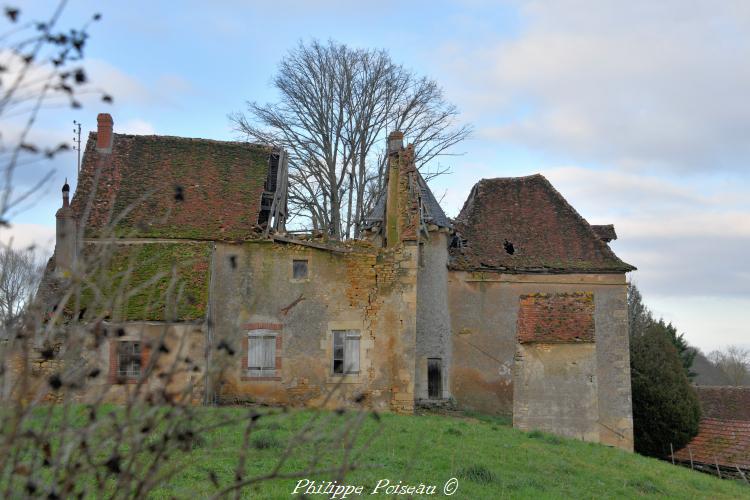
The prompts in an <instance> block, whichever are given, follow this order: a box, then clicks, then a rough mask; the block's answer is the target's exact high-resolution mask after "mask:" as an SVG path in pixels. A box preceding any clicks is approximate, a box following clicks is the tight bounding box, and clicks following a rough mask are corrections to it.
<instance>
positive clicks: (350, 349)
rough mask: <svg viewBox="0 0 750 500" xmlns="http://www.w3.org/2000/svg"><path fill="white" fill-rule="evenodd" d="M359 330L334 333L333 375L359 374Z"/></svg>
mask: <svg viewBox="0 0 750 500" xmlns="http://www.w3.org/2000/svg"><path fill="white" fill-rule="evenodd" d="M359 339H360V334H359V330H334V331H333V373H335V374H341V375H343V374H347V373H359Z"/></svg>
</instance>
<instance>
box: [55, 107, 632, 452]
mask: <svg viewBox="0 0 750 500" xmlns="http://www.w3.org/2000/svg"><path fill="white" fill-rule="evenodd" d="M99 121H100V130H99V132H98V134H92V136H91V138H90V140H89V147H88V148H87V151H86V154H85V155H84V166H83V170H82V174H81V181H80V183H79V188H78V190H77V192H76V195H75V197H74V199H73V201H72V202H71V203H70V204H69V203H68V201H67V193H66V194H65V201H64V204H63V209H62V210H61V211H60V212H58V226H59V227H60V228H63V229H64V230H61V231H62V233H63V234H62V235H60V234H59V235H58V250H57V251H56V254H55V257H54V258H55V259H57V260H56V262H55V265H54V266H50V267H49V268H48V276H47V277H46V278H45V282H44V284H43V287H48V288H50V290H51V289H52V288H51V285H50V284H51V283H53V282H54V283H57V284H59V283H60V282H62V281H64V279H65V276H67V274H66V273H70V272H74V271H75V269H76V265H77V264H76V259H79V260H81V259H86V258H89V256H90V255H91V254H92V250H91V248H94V247H96V248H106V247H108V246H109V247H112V248H114V250H113V251H112V252H110V253H111V254H112V257H111V258H110V260H109V261H108V262H109V264H108V266H109V267H110V268H111V267H115V268H117V269H121V268H122V267H123V266H124V265H125V264H126V263H128V262H129V263H131V265H133V264H134V265H135V267H134V269H135V270H134V272H133V276H132V277H130V279H132V281H133V282H134V283H133V284H134V285H138V284H139V283H145V284H147V285H148V286H146V285H143V286H144V290H145V291H144V293H145V292H149V293H151V294H152V295H149V298H143V297H139V296H135V297H130V296H128V297H127V298H123V297H119V298H117V299H112V300H110V301H109V302H106V303H104V304H98V305H91V306H90V307H89V309H88V311H89V312H88V314H91V315H94V314H99V316H97V317H98V318H99V319H101V320H102V325H103V327H104V328H105V329H106V330H107V331H108V332H109V333H108V334H107V335H106V341H103V342H101V343H100V344H98V345H97V346H96V347H95V348H93V349H90V350H89V352H87V353H86V356H87V357H88V358H89V359H92V360H93V361H94V362H96V363H98V364H99V365H101V367H102V369H103V370H105V371H106V373H108V374H109V375H108V376H107V377H101V378H99V379H97V380H96V382H95V383H93V384H90V385H91V386H92V387H98V388H100V389H102V388H107V387H109V388H110V389H111V390H109V392H108V396H107V397H108V398H110V399H111V400H114V401H118V400H123V399H124V398H126V397H128V394H129V391H130V389H129V388H131V387H132V384H137V383H138V380H139V376H140V374H141V373H142V371H143V370H145V369H150V368H155V369H157V371H158V370H162V369H166V367H167V366H175V365H179V366H182V365H184V370H178V371H177V372H176V375H174V377H171V378H169V380H167V381H164V382H149V383H152V384H156V385H155V386H154V388H155V389H156V388H157V386H158V385H159V384H162V386H160V387H158V388H159V389H160V390H161V393H162V396H163V397H170V396H169V394H172V393H179V392H181V391H182V392H184V391H183V389H185V388H192V389H193V390H192V392H191V394H192V397H193V398H194V399H195V402H198V401H199V400H200V401H203V402H204V403H208V404H238V403H239V404H244V403H264V404H284V405H294V406H303V405H314V406H327V407H341V406H346V405H350V404H357V405H359V404H364V405H367V406H368V407H371V408H374V409H378V410H386V411H396V412H412V411H413V410H414V408H415V406H418V405H422V406H458V407H461V408H467V409H473V410H477V411H481V412H487V413H494V414H502V415H508V416H512V417H513V423H514V425H515V426H516V427H518V428H520V429H524V430H527V429H541V430H544V431H549V432H554V433H557V434H561V435H565V436H571V437H575V438H579V439H584V440H588V441H597V442H602V443H606V444H609V445H613V446H619V447H621V448H625V449H632V419H631V409H630V372H629V359H628V336H627V314H626V296H625V293H626V285H625V273H626V272H627V271H629V270H631V269H633V268H632V267H631V266H629V265H627V264H625V263H623V262H622V261H620V260H619V259H618V258H617V257H616V256H615V255H614V254H613V253H612V252H611V250H610V249H609V247H608V246H607V242H608V241H609V240H610V239H612V238H614V237H616V236H615V235H614V228H613V227H611V226H589V224H588V223H587V222H586V221H585V220H584V219H583V218H581V217H580V215H578V214H577V213H576V212H575V210H573V209H572V207H570V206H569V205H567V202H565V200H564V199H563V198H562V196H561V195H559V193H557V192H556V191H555V190H554V188H552V186H551V185H550V184H549V183H548V182H547V181H546V179H544V178H543V177H541V176H531V177H526V178H513V179H493V180H483V181H481V182H480V183H479V184H477V186H475V187H474V189H473V190H472V192H471V194H470V196H469V199H468V200H467V202H466V205H465V206H464V209H463V210H462V212H461V214H460V215H459V217H457V218H456V219H455V220H450V219H448V218H447V217H446V216H445V214H444V213H443V211H442V209H441V208H440V206H439V204H438V202H437V201H436V200H435V197H434V195H433V194H432V192H431V191H430V190H429V187H428V186H427V184H426V183H425V181H424V179H423V178H422V176H421V175H420V173H419V171H418V170H417V168H416V165H415V163H414V150H413V148H412V147H411V146H408V147H406V148H404V147H403V144H402V140H403V135H402V134H400V133H398V132H394V133H393V134H391V136H390V137H389V144H388V168H387V174H386V176H387V178H386V184H385V186H386V187H385V189H384V192H383V194H382V195H381V197H380V198H379V200H378V201H377V203H376V206H375V208H374V210H373V211H372V213H371V214H369V215H368V217H367V218H366V222H367V224H366V229H367V230H366V236H365V238H363V239H362V240H358V241H349V242H332V241H327V240H325V239H324V238H319V237H318V238H315V237H312V236H307V237H299V236H298V237H292V236H290V235H288V234H287V233H286V232H285V229H284V218H285V215H286V193H285V192H283V193H281V192H280V190H281V191H285V189H286V182H287V180H286V163H285V160H284V158H285V155H284V153H283V152H281V151H277V150H274V149H273V148H269V147H266V146H258V145H249V146H248V145H242V144H238V143H218V142H215V141H201V140H188V139H180V138H164V140H163V141H162V140H160V138H159V137H153V136H152V137H140V136H121V135H118V134H113V133H112V129H111V127H112V121H111V118H108V117H107V116H104V118H102V117H100V120H99ZM107 127H109V128H107ZM149 162H150V163H149ZM195 162H199V163H200V165H199V166H196V165H195V164H194V163H195ZM144 172H148V174H147V175H146V174H144ZM144 175H145V177H144ZM227 179H229V180H227ZM144 182H145V183H150V184H153V185H154V187H155V188H158V189H156V191H157V194H156V195H155V199H156V201H152V202H147V204H148V203H150V205H149V206H147V207H146V208H145V209H138V208H136V209H131V210H129V211H128V212H127V215H126V216H125V217H119V218H118V217H117V216H116V215H117V211H118V210H120V209H123V208H124V207H126V206H128V205H127V203H131V202H132V199H133V198H134V197H135V191H136V190H142V189H144V188H145V187H146V186H143V185H139V184H138V183H141V184H142V183H144ZM134 186H138V187H137V189H135V188H134ZM159 189H161V191H159ZM162 191H165V192H164V193H162ZM87 199H88V200H93V201H91V202H89V203H88V204H87V202H86V200H87ZM191 204H194V205H191ZM87 206H88V207H93V208H85V209H84V207H87ZM108 221H111V222H108ZM61 231H58V232H61ZM71 234H76V235H77V236H76V238H74V241H73V242H72V243H71V238H70V235H71ZM160 266H161V267H171V268H172V276H173V282H170V283H167V282H166V281H163V282H156V284H154V283H152V281H149V278H148V276H145V271H142V270H143V269H152V268H153V269H159V267H160ZM105 267H107V266H105ZM105 271H106V269H105ZM104 274H105V275H106V272H105V273H104ZM118 279H119V278H118ZM175 280H176V281H175ZM117 283H119V281H117ZM149 287H150V288H149ZM120 288H121V287H120ZM100 289H101V290H103V291H104V292H106V291H107V287H106V286H104V287H102V286H100ZM117 290H118V287H115V286H112V287H111V290H110V291H111V292H112V293H115V292H116V291H117ZM154 290H156V291H159V290H161V291H162V292H164V291H166V292H164V293H174V294H175V296H176V297H177V298H176V299H175V301H174V302H175V304H174V305H173V306H169V305H168V303H167V302H166V301H163V302H159V301H156V302H154V301H153V297H154V296H153V293H154ZM175 290H178V291H179V293H177V292H175ZM97 293H98V295H97V297H99V296H106V293H101V292H97ZM47 295H49V293H48V294H47ZM83 295H84V296H85V297H89V298H91V297H90V296H91V294H89V295H86V293H84V294H83ZM92 300H93V299H92ZM154 304H155V305H154ZM100 311H101V312H100ZM112 332H116V333H115V334H113V333H112ZM83 397H84V399H85V395H84V396H83Z"/></svg>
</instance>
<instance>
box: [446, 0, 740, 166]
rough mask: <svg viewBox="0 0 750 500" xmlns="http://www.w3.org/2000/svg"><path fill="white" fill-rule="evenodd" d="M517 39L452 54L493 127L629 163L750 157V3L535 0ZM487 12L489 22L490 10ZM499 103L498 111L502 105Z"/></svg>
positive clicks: (725, 161) (465, 102) (454, 70)
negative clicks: (749, 95)
mask: <svg viewBox="0 0 750 500" xmlns="http://www.w3.org/2000/svg"><path fill="white" fill-rule="evenodd" d="M520 10H521V13H522V19H523V21H522V29H521V32H520V33H519V34H518V36H517V37H516V38H513V39H503V40H490V41H488V44H487V46H485V47H481V48H476V46H474V45H472V46H462V45H461V44H460V43H456V42H455V41H454V42H451V43H450V44H449V45H447V46H446V48H445V50H443V51H442V53H440V58H441V60H442V61H444V64H447V65H448V69H449V71H450V74H454V75H461V77H460V78H461V79H460V84H454V86H455V87H458V88H460V89H461V90H458V94H457V95H458V98H459V100H460V101H462V102H461V104H462V107H463V108H464V109H469V110H474V113H473V114H474V115H475V116H483V118H482V122H481V123H479V124H478V125H479V127H480V130H479V134H480V136H481V137H485V138H493V139H496V140H499V141H504V142H513V143H521V144H526V145H528V146H530V147H533V148H536V149H541V150H547V151H552V152H555V153H558V154H560V153H562V154H566V155H571V156H572V157H574V158H578V159H579V160H592V159H593V160H597V161H604V162H607V163H610V164H618V165H621V166H629V167H639V168H643V167H645V166H648V167H653V166H659V167H668V168H670V169H675V170H685V171H687V170H693V171H694V170H704V171H707V170H709V169H716V168H726V169H739V168H740V167H744V160H745V159H746V158H747V157H748V156H750V142H748V141H747V139H746V137H745V134H744V132H743V131H745V130H748V129H750V99H748V98H747V95H748V89H749V88H750V66H748V65H747V63H746V62H747V61H748V60H750V38H749V37H747V36H746V35H745V34H746V33H748V32H750V3H748V2H746V1H739V0H738V1H726V2H706V1H702V2H701V1H698V2H690V3H688V4H686V3H685V2H682V1H680V0H669V1H662V2H652V1H650V0H634V1H631V2H615V1H599V2H581V1H580V0H578V1H576V0H569V1H557V2H526V3H522V4H521V6H520ZM478 22H479V21H478ZM493 113H494V114H493Z"/></svg>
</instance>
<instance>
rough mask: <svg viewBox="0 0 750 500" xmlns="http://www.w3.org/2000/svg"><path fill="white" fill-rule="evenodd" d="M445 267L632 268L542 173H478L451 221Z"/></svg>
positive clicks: (511, 269)
mask: <svg viewBox="0 0 750 500" xmlns="http://www.w3.org/2000/svg"><path fill="white" fill-rule="evenodd" d="M454 226H455V228H456V231H457V233H458V239H459V240H461V244H460V245H457V246H456V248H452V249H451V264H450V266H451V268H452V269H460V270H497V271H504V272H561V273H565V272H611V273H622V272H627V271H632V270H634V269H635V268H634V267H633V266H631V265H630V264H626V263H625V262H623V261H621V260H620V259H619V258H618V257H617V256H616V255H615V254H614V252H612V250H611V249H610V248H609V246H608V245H607V243H606V242H604V241H602V239H601V237H600V236H599V235H597V233H596V232H594V230H593V229H592V227H591V226H590V225H589V224H588V222H586V220H585V219H584V218H583V217H581V216H580V215H579V214H578V212H576V210H575V209H574V208H573V207H572V206H570V204H568V202H567V201H566V200H565V198H563V196H562V195H561V194H560V193H559V192H558V191H557V190H556V189H555V188H554V187H553V186H552V184H550V183H549V181H548V180H547V179H546V178H545V177H544V176H542V175H539V174H536V175H531V176H528V177H508V178H499V179H483V180H481V181H479V182H478V183H477V184H476V185H475V186H474V187H473V188H472V190H471V194H470V195H469V198H468V199H467V200H466V203H464V206H463V209H462V210H461V213H460V214H459V216H458V217H457V218H456V220H455V224H454Z"/></svg>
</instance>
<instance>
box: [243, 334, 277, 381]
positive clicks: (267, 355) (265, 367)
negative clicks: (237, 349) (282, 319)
mask: <svg viewBox="0 0 750 500" xmlns="http://www.w3.org/2000/svg"><path fill="white" fill-rule="evenodd" d="M247 370H248V372H249V373H250V374H251V375H258V376H267V375H269V374H273V372H274V371H275V370H276V333H273V332H270V331H265V330H256V331H253V332H251V333H249V334H248V338H247Z"/></svg>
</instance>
